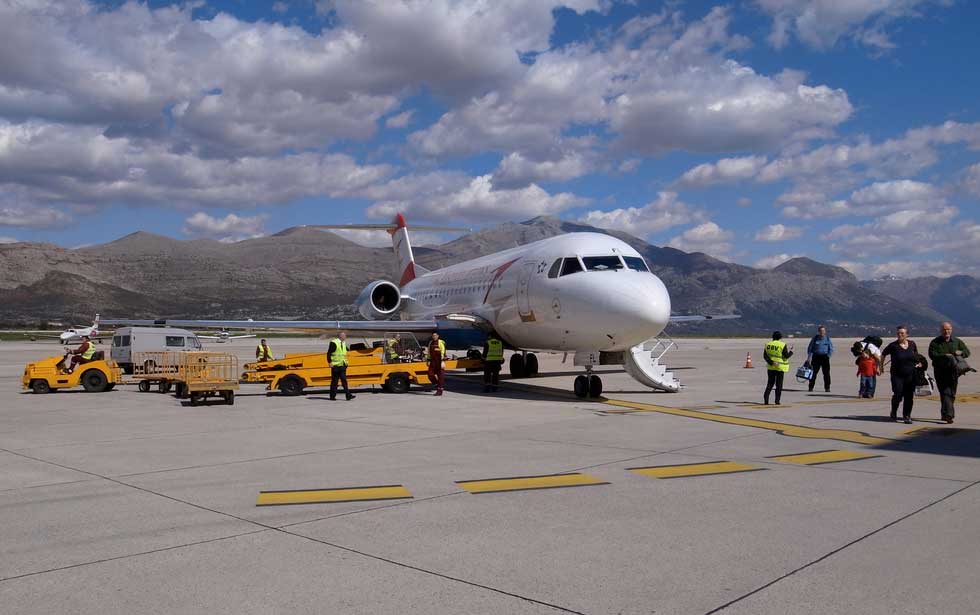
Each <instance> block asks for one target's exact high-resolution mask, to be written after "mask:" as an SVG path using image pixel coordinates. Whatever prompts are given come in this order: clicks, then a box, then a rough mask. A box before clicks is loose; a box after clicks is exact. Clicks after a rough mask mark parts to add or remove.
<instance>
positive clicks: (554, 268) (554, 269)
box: [548, 258, 562, 278]
mask: <svg viewBox="0 0 980 615" xmlns="http://www.w3.org/2000/svg"><path fill="white" fill-rule="evenodd" d="M561 260H562V259H560V258H559V259H557V260H556V261H555V262H554V263H553V264H552V265H551V269H549V270H548V277H549V278H557V277H558V274H559V273H560V272H561Z"/></svg>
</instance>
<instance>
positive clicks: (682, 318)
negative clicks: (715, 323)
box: [670, 314, 741, 322]
mask: <svg viewBox="0 0 980 615" xmlns="http://www.w3.org/2000/svg"><path fill="white" fill-rule="evenodd" d="M736 318H741V316H739V315H738V314H716V315H711V314H705V315H692V316H671V317H670V322H697V321H699V320H734V319H736Z"/></svg>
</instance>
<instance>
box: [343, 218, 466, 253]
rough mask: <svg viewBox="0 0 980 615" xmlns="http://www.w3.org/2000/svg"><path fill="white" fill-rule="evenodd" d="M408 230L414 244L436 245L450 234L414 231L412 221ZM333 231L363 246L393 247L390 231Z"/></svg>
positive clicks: (443, 241)
mask: <svg viewBox="0 0 980 615" xmlns="http://www.w3.org/2000/svg"><path fill="white" fill-rule="evenodd" d="M408 230H409V232H410V235H411V240H412V245H413V246H416V247H417V246H434V245H439V244H441V243H445V242H446V241H447V240H448V239H447V237H448V235H446V234H445V233H431V232H427V231H423V232H418V231H413V230H412V226H411V221H409V227H408ZM330 232H331V233H335V234H337V235H340V236H341V237H343V238H344V239H347V240H349V241H353V242H354V243H357V244H360V245H362V246H368V247H370V248H390V247H391V237H390V236H389V235H388V233H385V232H378V231H368V230H362V229H350V230H348V229H331V230H330Z"/></svg>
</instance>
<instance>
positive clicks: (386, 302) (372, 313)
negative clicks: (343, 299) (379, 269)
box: [354, 280, 402, 320]
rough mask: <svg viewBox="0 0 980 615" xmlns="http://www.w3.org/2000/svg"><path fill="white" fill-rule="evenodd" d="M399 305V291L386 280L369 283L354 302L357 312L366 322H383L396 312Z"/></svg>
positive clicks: (400, 298)
mask: <svg viewBox="0 0 980 615" xmlns="http://www.w3.org/2000/svg"><path fill="white" fill-rule="evenodd" d="M401 304H402V294H401V291H400V290H398V287H397V286H396V285H395V284H393V283H391V282H389V281H387V280H377V281H375V282H371V283H370V284H368V285H367V286H366V287H364V290H362V291H361V294H360V295H358V296H357V300H355V301H354V305H356V306H357V311H358V312H360V313H361V316H363V317H364V318H366V319H368V320H384V319H386V318H388V317H389V316H391V315H392V314H394V313H395V312H397V311H398V308H399V306H401Z"/></svg>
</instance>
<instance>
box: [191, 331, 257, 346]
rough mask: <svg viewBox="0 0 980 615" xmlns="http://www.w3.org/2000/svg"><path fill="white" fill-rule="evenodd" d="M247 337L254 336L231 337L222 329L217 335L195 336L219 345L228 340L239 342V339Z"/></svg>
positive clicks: (252, 335) (251, 335)
mask: <svg viewBox="0 0 980 615" xmlns="http://www.w3.org/2000/svg"><path fill="white" fill-rule="evenodd" d="M247 337H255V335H254V334H248V335H232V334H231V333H229V332H228V331H225V330H224V329H222V330H221V331H219V332H218V333H217V335H198V336H197V338H198V339H202V340H214V341H215V342H217V343H219V344H224V343H225V342H227V341H228V340H241V339H245V338H247Z"/></svg>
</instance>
